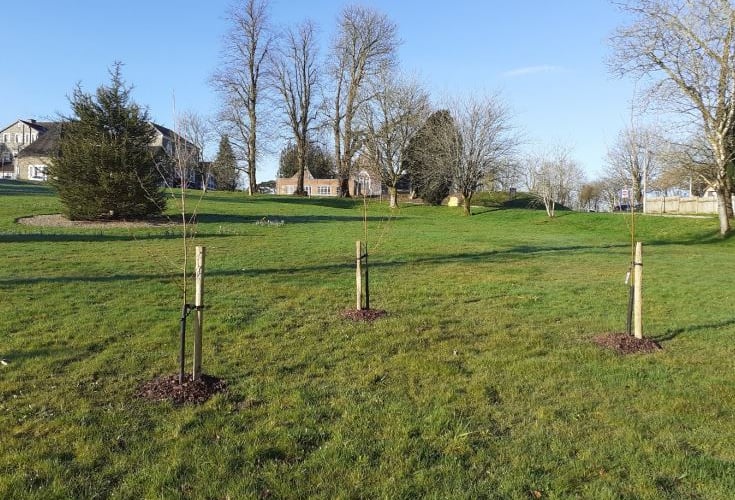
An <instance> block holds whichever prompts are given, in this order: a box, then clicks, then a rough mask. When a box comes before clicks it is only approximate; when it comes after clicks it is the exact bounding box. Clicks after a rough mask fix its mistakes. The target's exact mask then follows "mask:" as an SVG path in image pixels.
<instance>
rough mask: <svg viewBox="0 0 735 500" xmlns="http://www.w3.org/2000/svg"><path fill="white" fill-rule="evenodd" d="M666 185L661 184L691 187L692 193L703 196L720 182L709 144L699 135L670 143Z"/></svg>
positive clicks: (665, 156) (665, 159) (666, 156)
mask: <svg viewBox="0 0 735 500" xmlns="http://www.w3.org/2000/svg"><path fill="white" fill-rule="evenodd" d="M661 157H662V162H663V166H662V168H663V172H662V177H663V179H662V180H663V181H664V182H663V183H662V184H663V185H662V186H659V189H661V187H668V188H669V189H670V188H679V189H682V188H684V187H688V191H689V196H695V195H696V196H701V195H702V193H703V192H704V191H705V190H706V189H707V187H708V186H714V185H715V184H716V183H717V172H718V168H717V165H716V162H715V159H714V154H713V153H712V149H711V147H710V145H709V143H708V142H707V141H706V140H705V139H704V138H703V137H701V136H695V137H693V138H690V139H689V140H686V141H685V142H683V143H679V142H670V143H669V144H667V147H666V149H665V151H664V152H663V154H662V155H661Z"/></svg>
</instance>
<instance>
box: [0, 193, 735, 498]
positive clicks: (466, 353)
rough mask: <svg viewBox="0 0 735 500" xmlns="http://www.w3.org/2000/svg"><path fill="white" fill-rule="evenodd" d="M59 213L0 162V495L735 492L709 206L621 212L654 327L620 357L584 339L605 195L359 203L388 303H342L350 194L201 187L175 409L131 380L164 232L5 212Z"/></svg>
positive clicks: (617, 239) (623, 299) (732, 243)
mask: <svg viewBox="0 0 735 500" xmlns="http://www.w3.org/2000/svg"><path fill="white" fill-rule="evenodd" d="M59 211H60V205H59V203H58V200H57V199H56V197H55V196H54V195H53V193H52V192H51V191H50V190H49V189H47V188H46V187H44V186H37V185H30V184H22V183H13V182H0V249H1V250H2V252H1V253H0V255H1V258H2V261H3V264H2V266H0V293H1V294H2V300H1V302H0V304H1V306H0V311H1V314H0V358H3V359H5V360H7V362H8V364H7V365H6V366H0V498H38V499H49V498H60V499H61V498H64V499H65V498H107V497H113V498H136V499H137V498H212V499H217V498H221V499H224V498H233V499H234V498H257V497H264V498H304V497H317V498H335V497H336V498H417V497H427V498H521V499H523V498H565V499H566V498H594V499H605V498H609V499H612V498H631V499H633V498H636V499H637V498H703V499H704V498H706V499H726V498H732V496H733V492H734V491H735V425H733V423H734V421H735V420H734V418H733V417H734V416H735V415H734V411H733V410H734V407H735V372H734V371H733V360H734V359H735V342H733V336H734V334H735V311H734V310H733V302H734V301H735V286H734V285H733V274H732V270H733V250H734V249H735V239H728V240H721V239H718V238H717V237H716V236H715V235H716V233H717V228H718V225H717V221H716V220H715V219H714V218H712V219H684V218H681V219H678V218H660V217H640V218H639V219H638V220H637V228H638V237H639V239H640V240H641V241H643V242H644V263H645V265H644V292H643V293H644V314H645V316H644V333H645V335H646V336H648V337H650V338H653V339H656V340H658V341H659V342H660V343H661V345H662V346H663V350H662V351H659V352H657V353H655V354H636V355H629V356H621V355H618V354H616V353H614V352H612V351H608V350H603V349H601V348H600V347H598V346H597V345H596V344H594V343H593V342H592V338H593V337H595V336H596V335H598V334H601V333H605V332H615V331H618V332H619V331H622V330H623V329H624V327H625V310H626V306H627V292H628V291H627V287H626V286H625V285H624V282H623V281H624V277H625V273H626V270H627V267H628V263H629V260H630V235H629V230H628V224H629V219H628V218H627V217H626V216H624V215H620V214H589V213H574V212H560V213H559V216H558V217H557V218H555V219H553V220H550V219H548V218H547V217H546V215H545V213H544V212H543V211H542V210H523V209H516V208H511V209H503V208H502V207H494V206H488V207H480V208H477V209H476V215H475V216H473V217H462V216H461V214H460V209H450V208H447V207H422V206H414V205H403V206H402V207H401V208H400V209H399V210H398V211H396V212H394V213H393V214H391V212H390V211H389V210H388V209H387V207H386V205H385V204H381V203H378V202H373V203H370V204H369V208H368V241H369V248H370V252H371V257H370V259H371V267H370V278H371V305H372V306H373V307H375V308H380V309H385V310H386V311H388V313H389V314H388V316H387V317H385V318H383V319H380V320H378V321H376V322H374V323H353V322H351V321H348V320H345V319H343V318H342V317H341V315H340V313H341V311H343V310H344V309H347V308H351V307H354V297H353V295H354V281H355V276H354V251H355V240H358V239H364V233H363V222H362V220H363V211H362V203H361V202H359V201H358V202H353V201H351V200H338V199H318V198H314V199H308V200H306V199H296V198H286V197H281V198H278V197H256V198H254V199H250V198H247V197H245V196H244V195H242V194H234V193H233V194H229V193H219V192H211V193H208V194H207V195H206V196H205V198H204V200H203V201H202V203H201V205H200V206H199V225H198V238H197V244H202V245H205V246H206V247H207V252H208V255H207V270H206V284H205V288H206V304H207V306H208V309H207V311H206V313H205V333H204V371H205V372H206V373H209V374H212V375H216V376H218V377H221V378H224V379H226V381H227V382H228V391H227V392H226V393H223V394H219V395H216V396H215V397H213V398H212V399H210V400H209V401H207V402H206V403H204V404H203V405H201V406H191V405H188V406H186V405H185V406H173V405H171V404H168V403H152V402H148V401H145V400H141V399H138V398H136V397H135V393H136V391H137V390H138V387H139V386H140V384H142V383H143V382H145V381H148V380H150V379H152V378H154V377H156V376H158V375H162V374H172V373H175V372H176V370H177V341H178V327H179V322H178V320H179V315H180V308H181V290H180V285H179V283H178V281H177V279H178V276H179V271H178V269H177V266H178V265H179V264H178V261H179V260H180V256H181V239H180V237H177V234H178V230H177V229H175V228H144V229H134V230H131V229H105V230H101V229H71V228H70V229H65V228H41V227H29V226H22V225H19V224H16V223H15V220H16V219H17V218H18V217H23V216H28V215H34V214H49V213H55V212H59ZM172 213H173V211H172ZM263 217H268V218H270V219H271V220H282V221H284V224H283V225H257V224H255V222H256V221H258V220H261V219H262V218H263ZM189 350H191V345H190V346H189Z"/></svg>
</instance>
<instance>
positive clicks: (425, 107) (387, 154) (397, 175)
mask: <svg viewBox="0 0 735 500" xmlns="http://www.w3.org/2000/svg"><path fill="white" fill-rule="evenodd" d="M372 87H373V90H372V92H371V93H372V95H373V96H374V98H373V100H372V101H370V102H369V103H368V105H367V106H365V107H364V108H363V110H362V113H361V119H362V121H363V122H364V127H365V147H364V151H365V154H366V156H367V159H368V160H369V161H370V163H372V164H373V165H374V166H375V167H376V168H377V170H378V172H379V173H380V177H381V180H382V181H383V184H385V185H386V186H387V187H388V193H389V195H390V196H389V197H390V207H391V208H396V207H397V206H398V189H397V184H398V181H399V180H400V179H401V177H402V176H403V175H404V174H405V170H404V167H405V165H404V153H405V152H406V151H407V150H408V146H409V142H410V141H411V138H412V137H413V136H414V134H415V133H416V131H417V130H418V129H419V128H420V127H421V125H422V124H423V123H424V121H425V120H426V117H427V116H428V114H429V96H428V95H427V93H426V92H425V91H424V90H423V89H422V88H421V86H420V85H419V84H418V83H417V82H415V81H408V80H402V79H401V78H400V77H399V76H397V75H394V74H392V73H384V74H383V75H381V77H379V78H377V79H375V81H374V82H373V85H372Z"/></svg>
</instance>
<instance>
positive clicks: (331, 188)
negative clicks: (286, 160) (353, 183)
mask: <svg viewBox="0 0 735 500" xmlns="http://www.w3.org/2000/svg"><path fill="white" fill-rule="evenodd" d="M298 178H299V174H298V173H296V174H295V175H293V176H291V177H287V178H278V179H276V194H294V193H295V192H296V185H297V183H298ZM304 191H306V194H307V195H308V196H312V195H313V196H338V195H339V179H316V178H314V176H313V175H311V172H309V169H308V168H307V169H306V171H305V172H304Z"/></svg>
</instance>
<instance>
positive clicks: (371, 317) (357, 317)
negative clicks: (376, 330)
mask: <svg viewBox="0 0 735 500" xmlns="http://www.w3.org/2000/svg"><path fill="white" fill-rule="evenodd" d="M387 314H388V313H387V312H385V311H384V310H382V309H360V310H357V309H345V310H344V311H342V317H343V318H345V319H349V320H352V321H375V320H376V319H379V318H382V317H383V316H386V315H387Z"/></svg>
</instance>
